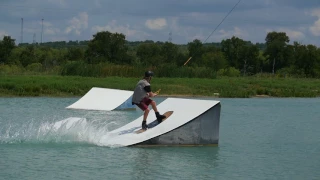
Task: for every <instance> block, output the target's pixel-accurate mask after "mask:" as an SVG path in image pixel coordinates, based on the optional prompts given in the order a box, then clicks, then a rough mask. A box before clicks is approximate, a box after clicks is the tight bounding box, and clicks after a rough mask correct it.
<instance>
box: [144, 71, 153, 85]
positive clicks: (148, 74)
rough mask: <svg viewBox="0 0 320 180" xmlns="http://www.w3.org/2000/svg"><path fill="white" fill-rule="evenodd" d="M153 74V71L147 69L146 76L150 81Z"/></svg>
mask: <svg viewBox="0 0 320 180" xmlns="http://www.w3.org/2000/svg"><path fill="white" fill-rule="evenodd" d="M152 76H153V72H152V71H146V72H145V73H144V78H145V79H146V80H148V81H149V82H150V81H151V78H152Z"/></svg>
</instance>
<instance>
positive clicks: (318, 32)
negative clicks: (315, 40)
mask: <svg viewBox="0 0 320 180" xmlns="http://www.w3.org/2000/svg"><path fill="white" fill-rule="evenodd" d="M311 15H312V16H316V17H318V20H317V21H315V22H314V24H313V25H312V26H311V27H310V31H311V33H312V34H313V35H314V36H320V8H319V9H315V10H313V11H312V14H311Z"/></svg>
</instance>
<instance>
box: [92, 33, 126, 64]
mask: <svg viewBox="0 0 320 180" xmlns="http://www.w3.org/2000/svg"><path fill="white" fill-rule="evenodd" d="M93 37H94V38H93V39H92V40H91V41H90V42H89V43H88V49H87V51H86V57H87V59H88V61H89V63H99V62H107V61H108V62H112V63H123V61H125V60H127V54H126V52H127V50H128V47H127V45H126V41H125V36H124V35H123V34H119V33H114V34H113V33H111V32H108V31H102V32H98V33H97V34H95V35H93Z"/></svg>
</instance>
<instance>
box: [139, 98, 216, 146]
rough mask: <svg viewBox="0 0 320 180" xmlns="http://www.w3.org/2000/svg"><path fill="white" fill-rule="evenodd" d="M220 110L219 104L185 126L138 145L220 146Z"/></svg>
mask: <svg viewBox="0 0 320 180" xmlns="http://www.w3.org/2000/svg"><path fill="white" fill-rule="evenodd" d="M220 109H221V105H220V103H219V104H217V105H215V106H214V107H212V108H211V109H209V110H208V111H206V112H205V113H203V114H202V115H200V116H199V117H197V118H195V119H193V120H192V121H189V122H188V123H186V124H184V125H183V126H181V127H178V128H177V129H174V130H172V131H170V132H168V133H166V134H163V135H160V136H158V137H155V138H152V139H149V140H147V141H144V142H142V143H138V144H136V145H137V146H139V145H206V144H210V145H211V144H218V141H219V123H220Z"/></svg>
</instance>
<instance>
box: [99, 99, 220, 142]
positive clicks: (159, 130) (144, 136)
mask: <svg viewBox="0 0 320 180" xmlns="http://www.w3.org/2000/svg"><path fill="white" fill-rule="evenodd" d="M220 109H221V104H220V102H219V101H213V100H197V99H182V98H168V99H166V100H164V101H163V102H162V103H160V104H159V105H158V110H159V111H160V112H166V111H174V113H173V114H172V115H171V116H170V117H169V118H168V119H167V120H165V121H164V122H162V123H160V124H159V125H157V126H155V127H153V128H151V129H148V130H147V131H145V132H143V133H140V134H136V133H135V131H136V130H139V129H140V128H141V121H142V118H143V116H140V117H139V118H137V119H136V120H134V121H132V122H130V123H128V124H126V125H124V126H122V127H120V128H118V129H115V130H113V131H111V132H110V133H109V135H112V138H110V136H109V135H108V136H106V137H102V138H101V141H100V142H101V143H102V144H105V143H106V144H117V145H119V146H148V145H151V146H191V145H192V146H207V145H212V144H218V141H219V122H220ZM152 114H154V112H153V110H151V111H150V116H149V117H148V120H147V121H148V123H150V122H151V121H152V120H153V118H154V117H152Z"/></svg>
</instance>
